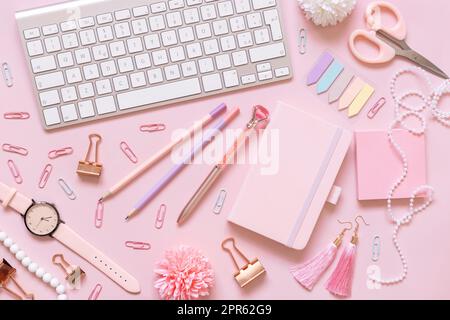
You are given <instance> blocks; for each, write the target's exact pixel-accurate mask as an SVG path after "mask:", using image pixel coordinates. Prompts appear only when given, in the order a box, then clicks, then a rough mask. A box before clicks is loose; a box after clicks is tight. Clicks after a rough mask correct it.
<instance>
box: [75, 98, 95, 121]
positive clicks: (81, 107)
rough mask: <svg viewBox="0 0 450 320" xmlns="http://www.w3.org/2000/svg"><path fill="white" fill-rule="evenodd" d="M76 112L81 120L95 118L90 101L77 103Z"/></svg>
mask: <svg viewBox="0 0 450 320" xmlns="http://www.w3.org/2000/svg"><path fill="white" fill-rule="evenodd" d="M78 111H79V112H80V117H81V118H82V119H85V118H90V117H93V116H95V111H94V104H93V103H92V101H90V100H89V101H81V102H79V103H78Z"/></svg>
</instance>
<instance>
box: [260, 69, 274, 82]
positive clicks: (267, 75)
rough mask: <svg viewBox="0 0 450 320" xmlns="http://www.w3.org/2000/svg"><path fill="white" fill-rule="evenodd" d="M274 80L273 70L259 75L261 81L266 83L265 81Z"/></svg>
mask: <svg viewBox="0 0 450 320" xmlns="http://www.w3.org/2000/svg"><path fill="white" fill-rule="evenodd" d="M272 78H273V73H272V70H270V71H265V72H259V73H258V79H259V81H265V80H269V79H272Z"/></svg>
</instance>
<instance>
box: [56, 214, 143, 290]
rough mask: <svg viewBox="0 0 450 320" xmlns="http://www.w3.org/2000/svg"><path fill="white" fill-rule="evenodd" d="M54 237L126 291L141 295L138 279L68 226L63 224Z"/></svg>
mask: <svg viewBox="0 0 450 320" xmlns="http://www.w3.org/2000/svg"><path fill="white" fill-rule="evenodd" d="M52 236H53V238H55V239H56V240H58V241H59V242H61V243H62V244H64V245H65V246H66V247H68V248H69V249H71V250H73V251H74V252H76V253H77V254H79V255H80V256H81V257H82V258H84V259H86V260H87V261H88V262H90V263H91V264H92V265H94V266H95V267H96V268H97V269H99V270H100V271H101V272H103V273H104V274H106V275H107V276H108V277H109V278H110V279H111V280H113V281H114V282H115V283H117V284H118V285H119V286H121V287H122V288H124V289H125V290H126V291H128V292H130V293H139V292H140V291H141V288H140V285H139V282H138V281H137V280H136V278H134V277H133V276H132V275H130V274H129V273H128V272H126V271H125V270H124V269H122V268H121V267H120V266H119V265H117V264H116V263H115V262H114V261H112V260H111V259H110V258H108V257H107V256H105V255H104V254H103V253H102V252H101V251H99V250H98V249H97V248H95V247H94V246H92V245H91V244H90V243H89V242H87V241H86V240H84V239H83V238H81V237H80V236H79V235H78V234H77V233H76V232H74V231H73V230H72V229H70V228H69V227H68V226H67V225H66V224H64V223H61V224H60V225H59V226H58V229H56V231H55V232H54V233H53V234H52Z"/></svg>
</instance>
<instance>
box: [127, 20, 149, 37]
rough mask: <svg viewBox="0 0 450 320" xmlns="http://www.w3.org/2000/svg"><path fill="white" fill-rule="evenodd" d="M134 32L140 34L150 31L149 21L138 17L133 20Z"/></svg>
mask: <svg viewBox="0 0 450 320" xmlns="http://www.w3.org/2000/svg"><path fill="white" fill-rule="evenodd" d="M131 26H132V28H133V33H134V34H135V35H140V34H143V33H147V32H148V26H147V21H146V20H145V19H138V20H134V21H132V22H131Z"/></svg>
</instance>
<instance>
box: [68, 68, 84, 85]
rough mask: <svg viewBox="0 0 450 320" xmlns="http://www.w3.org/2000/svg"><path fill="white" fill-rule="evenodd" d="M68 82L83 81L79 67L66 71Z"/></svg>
mask: <svg viewBox="0 0 450 320" xmlns="http://www.w3.org/2000/svg"><path fill="white" fill-rule="evenodd" d="M66 77H67V83H69V84H72V83H77V82H81V81H83V78H82V76H81V71H80V69H79V68H73V69H69V70H67V71H66Z"/></svg>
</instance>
